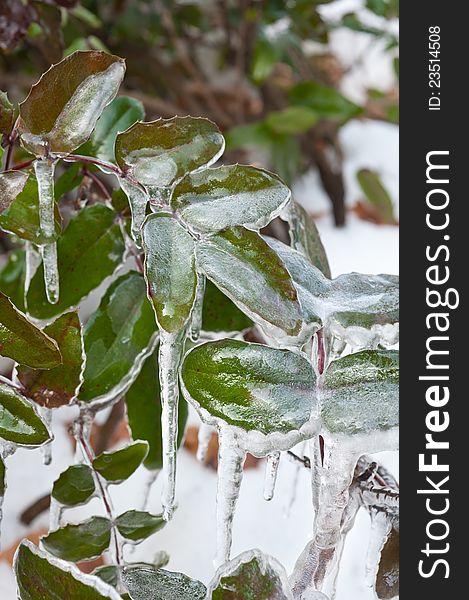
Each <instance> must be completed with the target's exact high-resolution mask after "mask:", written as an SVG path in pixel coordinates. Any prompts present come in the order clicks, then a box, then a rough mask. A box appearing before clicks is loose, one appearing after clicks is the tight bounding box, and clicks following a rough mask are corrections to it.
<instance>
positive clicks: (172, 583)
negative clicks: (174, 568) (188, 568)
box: [122, 564, 207, 600]
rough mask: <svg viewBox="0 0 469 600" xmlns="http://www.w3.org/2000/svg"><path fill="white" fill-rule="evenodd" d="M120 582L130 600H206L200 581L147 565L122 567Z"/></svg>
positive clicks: (205, 592) (204, 589) (204, 590)
mask: <svg viewBox="0 0 469 600" xmlns="http://www.w3.org/2000/svg"><path fill="white" fill-rule="evenodd" d="M122 580H123V582H124V585H125V587H126V588H127V589H128V591H129V594H130V596H131V598H132V600H206V594H207V590H206V588H205V586H204V585H203V583H201V582H200V581H197V580H195V579H191V578H190V577H187V575H183V574H182V573H173V572H171V571H166V570H165V569H156V568H152V567H151V566H149V565H143V564H142V565H138V564H137V565H132V566H128V567H124V569H123V571H122Z"/></svg>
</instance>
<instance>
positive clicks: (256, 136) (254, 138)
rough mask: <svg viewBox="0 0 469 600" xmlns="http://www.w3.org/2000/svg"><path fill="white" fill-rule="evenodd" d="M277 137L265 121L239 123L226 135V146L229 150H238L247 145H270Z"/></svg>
mask: <svg viewBox="0 0 469 600" xmlns="http://www.w3.org/2000/svg"><path fill="white" fill-rule="evenodd" d="M274 141H275V138H274V136H273V134H272V131H271V130H270V129H269V128H268V127H267V126H266V124H265V122H264V121H258V122H256V123H249V124H248V125H238V126H236V127H233V128H232V129H230V131H229V132H228V134H227V136H226V146H227V148H228V149H229V150H237V149H238V148H244V147H246V146H270V145H271V144H272V143H274Z"/></svg>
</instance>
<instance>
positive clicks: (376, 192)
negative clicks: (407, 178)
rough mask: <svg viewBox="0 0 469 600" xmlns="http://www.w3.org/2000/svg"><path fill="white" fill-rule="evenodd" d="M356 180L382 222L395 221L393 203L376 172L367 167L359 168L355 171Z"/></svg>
mask: <svg viewBox="0 0 469 600" xmlns="http://www.w3.org/2000/svg"><path fill="white" fill-rule="evenodd" d="M357 181H358V183H359V184H360V187H361V189H362V191H363V193H364V194H365V196H366V199H367V200H368V202H370V203H371V204H372V205H373V206H374V207H375V208H376V210H377V211H378V214H379V216H380V217H381V219H382V220H383V222H385V223H395V222H396V219H395V218H394V205H393V202H392V200H391V196H390V195H389V193H388V191H387V190H386V188H385V187H384V185H383V183H382V181H381V179H380V178H379V176H378V174H377V173H375V172H374V171H370V170H369V169H361V170H360V171H358V173H357Z"/></svg>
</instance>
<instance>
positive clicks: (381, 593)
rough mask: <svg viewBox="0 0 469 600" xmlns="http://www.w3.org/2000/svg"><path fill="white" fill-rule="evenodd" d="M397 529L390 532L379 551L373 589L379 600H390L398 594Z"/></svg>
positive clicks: (398, 557)
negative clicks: (379, 555) (379, 557)
mask: <svg viewBox="0 0 469 600" xmlns="http://www.w3.org/2000/svg"><path fill="white" fill-rule="evenodd" d="M399 559H400V556H399V531H398V530H396V529H394V528H393V529H391V533H390V534H389V537H388V539H387V541H386V543H385V544H384V547H383V549H382V551H381V559H380V562H379V568H378V573H377V574H376V583H375V590H376V595H377V597H378V598H379V600H391V599H392V598H396V597H397V596H399V562H400V560H399Z"/></svg>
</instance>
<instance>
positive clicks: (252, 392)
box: [181, 339, 316, 434]
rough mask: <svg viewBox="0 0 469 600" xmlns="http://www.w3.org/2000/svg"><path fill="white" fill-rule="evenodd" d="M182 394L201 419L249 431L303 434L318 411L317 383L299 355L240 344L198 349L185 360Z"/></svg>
mask: <svg viewBox="0 0 469 600" xmlns="http://www.w3.org/2000/svg"><path fill="white" fill-rule="evenodd" d="M181 377H182V383H183V390H184V394H185V396H186V398H187V400H190V401H191V402H192V403H193V404H194V405H195V407H196V408H197V409H198V410H199V411H200V412H201V413H202V416H203V418H204V420H206V419H207V413H208V414H209V415H210V417H212V420H213V418H215V419H222V420H223V421H225V422H226V423H228V424H229V425H236V426H237V427H241V428H242V429H245V430H246V431H251V430H253V431H260V432H262V433H264V434H269V433H273V432H280V433H288V432H290V431H296V430H299V429H300V428H301V427H302V426H303V425H305V423H307V422H308V421H309V419H310V417H311V413H312V410H313V408H315V406H316V393H315V385H316V377H315V374H314V371H313V368H312V366H311V364H310V363H309V362H308V361H307V360H306V359H305V358H304V357H303V356H300V355H299V354H296V353H294V352H290V351H289V350H277V349H275V348H270V347H268V346H262V345H260V344H250V343H248V342H242V341H239V340H228V339H225V340H220V341H217V342H208V343H205V344H202V345H200V346H197V347H196V348H194V349H192V350H191V351H190V352H188V354H187V355H186V358H185V360H184V363H183V366H182V370H181Z"/></svg>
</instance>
